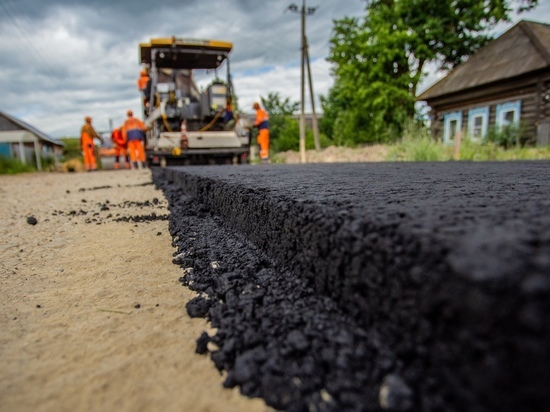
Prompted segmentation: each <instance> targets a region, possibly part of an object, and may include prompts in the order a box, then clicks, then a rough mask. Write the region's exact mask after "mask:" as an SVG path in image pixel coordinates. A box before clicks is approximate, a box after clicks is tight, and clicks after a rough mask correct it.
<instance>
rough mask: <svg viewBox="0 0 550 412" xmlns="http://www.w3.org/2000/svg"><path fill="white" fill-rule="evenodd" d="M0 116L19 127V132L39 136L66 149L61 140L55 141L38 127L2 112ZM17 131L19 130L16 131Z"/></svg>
mask: <svg viewBox="0 0 550 412" xmlns="http://www.w3.org/2000/svg"><path fill="white" fill-rule="evenodd" d="M0 116H2V117H4V118H5V119H7V120H9V121H10V122H12V123H14V124H15V125H16V126H19V127H20V129H19V130H27V131H29V132H31V133H32V134H34V135H35V136H37V137H38V138H39V139H41V140H45V141H47V142H49V143H51V144H54V145H57V146H63V147H65V143H63V142H62V141H61V140H58V139H55V138H53V137H51V136H49V135H47V134H46V133H44V132H41V131H40V130H38V129H37V128H36V127H34V126H31V125H30V124H28V123H26V122H24V121H23V120H20V119H17V118H16V117H13V116H10V115H9V114H7V113H5V112H1V111H0ZM16 130H17V129H16ZM6 132H9V131H0V133H6Z"/></svg>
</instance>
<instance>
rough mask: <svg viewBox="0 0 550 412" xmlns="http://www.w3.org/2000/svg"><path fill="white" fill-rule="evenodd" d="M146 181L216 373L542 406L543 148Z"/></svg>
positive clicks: (311, 393)
mask: <svg viewBox="0 0 550 412" xmlns="http://www.w3.org/2000/svg"><path fill="white" fill-rule="evenodd" d="M153 178H154V183H155V184H156V185H157V186H159V187H161V188H162V189H163V190H164V191H165V194H166V197H167V199H168V201H169V202H170V208H171V216H170V226H171V228H170V230H171V233H172V235H173V236H174V245H175V246H177V247H178V252H176V254H177V256H176V257H175V263H178V264H180V266H182V268H183V269H184V276H182V282H183V283H184V284H185V285H188V286H189V287H191V288H192V289H194V290H197V291H198V292H200V293H201V294H200V296H199V297H198V298H196V300H195V301H194V302H190V304H189V305H188V311H189V313H190V314H192V315H196V316H199V315H201V316H207V317H208V318H209V320H210V321H211V322H212V325H213V326H215V327H217V328H218V333H217V335H216V336H214V337H208V336H207V335H203V336H202V337H201V339H199V341H198V347H197V350H198V351H199V352H201V353H205V352H207V351H209V352H210V354H211V357H212V359H213V361H214V363H215V364H216V367H218V368H219V369H220V370H225V371H227V372H228V375H227V379H226V382H225V384H226V386H235V385H239V386H240V388H241V391H242V392H243V393H244V394H246V395H248V396H261V397H263V398H264V399H265V400H266V402H267V403H268V404H270V405H272V406H274V407H276V408H278V409H281V410H296V411H298V410H378V409H381V410H480V411H484V410H487V411H489V410H510V411H512V410H544V409H546V408H548V405H550V390H549V389H548V388H550V368H549V367H548V365H550V162H547V161H541V162H501V163H470V162H446V163H357V164H316V165H266V166H208V167H207V166H204V167H202V166H194V167H173V168H164V169H160V168H158V169H154V170H153ZM191 268H192V269H191ZM208 342H212V343H213V344H215V345H214V346H212V345H210V346H209V349H207V343H208ZM212 348H214V349H212ZM312 408H313V409H312Z"/></svg>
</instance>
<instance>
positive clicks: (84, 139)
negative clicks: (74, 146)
mask: <svg viewBox="0 0 550 412" xmlns="http://www.w3.org/2000/svg"><path fill="white" fill-rule="evenodd" d="M94 137H97V138H99V136H98V134H97V132H96V131H95V130H94V128H93V127H92V125H90V124H85V125H84V126H82V130H81V131H80V145H81V146H82V149H85V148H87V147H93V146H94Z"/></svg>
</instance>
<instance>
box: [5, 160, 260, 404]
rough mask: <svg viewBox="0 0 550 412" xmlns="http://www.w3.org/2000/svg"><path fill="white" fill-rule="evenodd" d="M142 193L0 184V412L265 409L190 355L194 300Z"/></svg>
mask: <svg viewBox="0 0 550 412" xmlns="http://www.w3.org/2000/svg"><path fill="white" fill-rule="evenodd" d="M150 183H151V175H150V172H149V171H139V172H137V171H136V172H133V171H101V172H97V173H70V174H61V173H34V174H23V175H17V176H0V411H6V412H14V411H15V412H17V411H56V412H60V411H132V412H134V411H244V412H246V411H265V410H268V409H267V408H266V407H265V404H264V403H263V401H261V400H257V399H256V400H250V399H248V398H245V397H242V396H241V395H239V393H238V390H236V389H235V390H228V389H223V388H222V381H223V377H222V376H221V375H220V374H219V373H218V372H217V370H216V369H215V368H213V366H212V362H211V361H210V360H209V359H208V358H207V357H205V356H200V355H197V354H195V347H196V345H195V340H196V338H197V336H199V335H200V334H201V332H202V331H203V330H207V328H208V326H207V324H206V322H205V321H204V320H202V319H190V318H189V317H188V316H187V314H186V312H185V303H186V302H187V301H188V300H189V299H191V298H192V297H193V296H195V295H194V293H193V292H191V291H189V290H188V289H187V288H184V287H182V286H181V284H180V283H179V282H178V278H179V277H180V276H181V275H182V273H181V269H180V268H179V267H178V266H176V265H174V264H172V253H173V252H174V248H173V247H172V246H171V238H170V235H169V233H168V222H167V220H165V219H164V215H166V214H167V213H168V211H167V204H166V201H165V199H164V197H163V194H162V192H160V191H158V190H156V189H155V188H154V186H153V185H152V184H150ZM155 199H156V200H155ZM31 216H32V217H34V218H35V219H36V220H37V223H36V224H35V225H33V224H30V223H27V218H29V217H31ZM140 216H141V217H140ZM31 223H32V220H31Z"/></svg>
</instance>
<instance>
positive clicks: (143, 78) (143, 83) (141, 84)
mask: <svg viewBox="0 0 550 412" xmlns="http://www.w3.org/2000/svg"><path fill="white" fill-rule="evenodd" d="M148 81H149V74H147V70H145V69H142V70H141V72H140V73H139V79H138V80H137V84H138V89H139V91H140V92H142V93H145V88H146V87H147V82H148Z"/></svg>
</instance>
